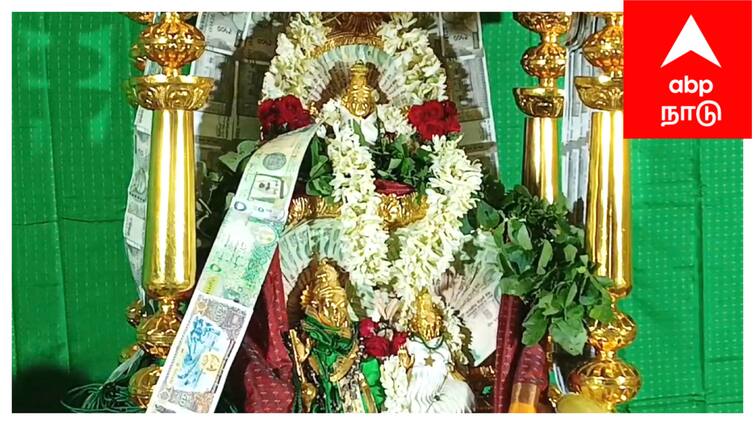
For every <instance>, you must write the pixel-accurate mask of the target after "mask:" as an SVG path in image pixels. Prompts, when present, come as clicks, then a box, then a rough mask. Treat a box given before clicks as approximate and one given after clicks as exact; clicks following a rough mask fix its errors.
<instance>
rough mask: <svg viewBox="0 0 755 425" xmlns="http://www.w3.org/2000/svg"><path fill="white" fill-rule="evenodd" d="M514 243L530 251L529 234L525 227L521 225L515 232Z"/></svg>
mask: <svg viewBox="0 0 755 425" xmlns="http://www.w3.org/2000/svg"><path fill="white" fill-rule="evenodd" d="M516 241H517V242H518V243H519V246H521V247H522V248H524V249H526V250H528V251H529V250H530V249H532V242H531V241H530V233H529V232H528V231H527V226H524V225H522V226H521V227H519V230H517V231H516Z"/></svg>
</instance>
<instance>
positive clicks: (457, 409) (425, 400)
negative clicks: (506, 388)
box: [399, 289, 474, 413]
mask: <svg viewBox="0 0 755 425" xmlns="http://www.w3.org/2000/svg"><path fill="white" fill-rule="evenodd" d="M415 309H416V310H415V314H414V317H413V318H412V319H411V321H410V323H409V331H410V335H411V336H410V337H409V340H408V341H407V342H406V346H405V350H406V351H405V353H399V356H400V357H403V358H402V364H403V365H404V367H406V368H407V370H408V372H409V387H408V398H409V402H410V404H409V411H410V412H412V413H467V412H471V411H472V409H473V408H474V393H473V392H472V390H471V388H470V387H469V385H468V384H467V383H466V382H465V381H464V378H463V377H462V376H461V375H460V374H459V373H458V372H457V371H456V370H455V367H454V362H453V358H452V355H451V350H450V349H449V347H448V344H447V343H446V342H445V341H444V339H443V314H442V312H441V311H440V308H439V307H438V306H437V305H436V304H435V303H434V302H433V300H432V296H431V295H430V293H429V292H428V291H427V290H426V289H424V290H422V292H420V293H419V295H418V296H417V299H416V302H415Z"/></svg>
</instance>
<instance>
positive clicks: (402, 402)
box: [380, 356, 409, 413]
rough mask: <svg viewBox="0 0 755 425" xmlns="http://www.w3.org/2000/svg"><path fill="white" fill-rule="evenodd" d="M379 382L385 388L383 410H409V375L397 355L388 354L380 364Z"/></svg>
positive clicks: (396, 411) (395, 411)
mask: <svg viewBox="0 0 755 425" xmlns="http://www.w3.org/2000/svg"><path fill="white" fill-rule="evenodd" d="M380 383H381V384H382V386H383V389H384V390H385V411H386V412H389V413H401V412H408V411H409V397H408V392H409V377H408V376H407V373H406V369H404V367H403V366H401V359H399V357H398V356H390V357H388V358H387V359H385V361H384V362H383V364H382V365H381V366H380Z"/></svg>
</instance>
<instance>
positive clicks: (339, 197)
mask: <svg viewBox="0 0 755 425" xmlns="http://www.w3.org/2000/svg"><path fill="white" fill-rule="evenodd" d="M333 130H334V132H335V137H333V138H332V139H328V156H329V157H330V159H331V161H332V163H333V175H334V178H333V180H332V181H331V185H332V186H333V199H334V200H335V201H336V202H338V201H340V202H341V210H340V212H341V216H340V220H341V225H342V228H343V231H342V233H341V242H342V244H343V250H344V252H348V253H349V255H347V256H345V258H344V264H343V267H344V268H345V269H346V270H347V271H348V272H349V278H350V279H351V282H352V284H353V285H354V288H355V289H356V291H357V294H358V295H359V297H360V299H361V301H362V307H363V308H365V310H366V311H367V312H368V314H369V315H372V310H373V305H372V298H373V292H374V289H375V286H376V285H377V284H378V283H381V282H386V281H387V280H388V270H389V266H390V264H389V263H388V246H387V244H386V243H387V241H388V237H389V235H388V233H387V232H386V231H385V230H383V220H382V219H381V218H380V215H379V213H378V211H379V208H380V198H379V197H378V196H377V194H376V193H375V184H374V180H373V174H374V170H373V169H374V163H373V161H372V156H371V155H370V151H369V149H367V147H366V146H362V145H361V143H360V140H359V136H358V135H357V134H356V133H355V132H354V130H353V129H352V128H351V126H349V125H343V124H340V123H338V122H334V123H333Z"/></svg>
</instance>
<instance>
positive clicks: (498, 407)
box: [493, 295, 524, 413]
mask: <svg viewBox="0 0 755 425" xmlns="http://www.w3.org/2000/svg"><path fill="white" fill-rule="evenodd" d="M523 320H524V303H522V300H521V299H520V298H519V297H516V296H513V295H504V296H503V297H501V308H500V310H499V311H498V333H497V335H496V347H495V348H496V353H495V378H494V379H495V381H494V382H493V412H494V413H505V412H508V411H509V404H511V389H512V387H513V385H514V367H515V365H516V363H517V362H518V361H519V354H520V353H521V351H522V342H521V341H522V321H523Z"/></svg>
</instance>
